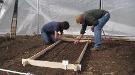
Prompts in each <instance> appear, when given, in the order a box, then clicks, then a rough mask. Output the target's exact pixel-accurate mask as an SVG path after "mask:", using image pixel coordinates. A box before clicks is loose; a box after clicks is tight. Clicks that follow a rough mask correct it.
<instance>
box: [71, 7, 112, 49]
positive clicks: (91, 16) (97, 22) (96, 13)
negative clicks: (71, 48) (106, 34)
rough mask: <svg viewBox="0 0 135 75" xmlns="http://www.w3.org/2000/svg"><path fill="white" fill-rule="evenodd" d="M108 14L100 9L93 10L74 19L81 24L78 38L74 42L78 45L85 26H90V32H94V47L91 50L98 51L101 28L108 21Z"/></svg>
mask: <svg viewBox="0 0 135 75" xmlns="http://www.w3.org/2000/svg"><path fill="white" fill-rule="evenodd" d="M109 18H110V14H109V12H108V11H105V10H101V9H93V10H88V11H86V12H84V13H83V14H81V15H79V16H77V17H76V22H77V23H78V24H82V29H81V31H80V36H78V37H77V39H76V40H75V41H74V43H78V42H79V40H80V39H81V38H82V37H83V35H84V33H85V31H86V28H87V26H91V30H92V32H94V43H95V44H94V47H93V48H92V49H91V50H99V49H100V48H101V32H102V28H103V26H104V25H105V24H106V22H107V21H108V20H109Z"/></svg>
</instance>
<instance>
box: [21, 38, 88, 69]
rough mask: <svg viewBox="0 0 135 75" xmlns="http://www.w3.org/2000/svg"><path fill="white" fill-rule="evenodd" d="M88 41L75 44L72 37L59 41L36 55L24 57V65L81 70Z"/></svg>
mask: <svg viewBox="0 0 135 75" xmlns="http://www.w3.org/2000/svg"><path fill="white" fill-rule="evenodd" d="M63 40H64V39H63ZM88 43H89V42H88V40H85V41H84V40H81V43H79V44H74V43H73V40H71V39H68V40H67V39H66V40H64V41H57V42H56V43H54V44H52V45H50V46H49V47H47V48H46V49H44V50H42V51H41V52H39V53H37V54H36V55H34V56H32V57H30V58H28V59H22V64H23V66H25V65H27V64H30V65H33V66H39V67H49V68H61V69H65V70H68V69H70V70H74V71H77V70H81V64H80V62H81V60H82V58H83V55H84V53H85V50H86V48H87V46H88ZM56 46H57V47H56ZM78 49H79V50H78Z"/></svg>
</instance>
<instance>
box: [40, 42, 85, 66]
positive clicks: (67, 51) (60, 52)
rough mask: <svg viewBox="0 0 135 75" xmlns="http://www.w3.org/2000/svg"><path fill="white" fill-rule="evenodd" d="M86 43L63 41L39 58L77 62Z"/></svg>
mask: <svg viewBox="0 0 135 75" xmlns="http://www.w3.org/2000/svg"><path fill="white" fill-rule="evenodd" d="M85 44H86V43H79V44H74V43H73V42H61V43H60V44H58V45H57V46H56V47H54V48H53V49H52V50H49V51H48V52H47V53H45V54H43V55H42V56H40V57H39V58H38V59H37V60H46V61H54V62H62V60H68V61H69V63H73V64H75V61H76V60H77V58H78V57H79V55H80V54H81V52H82V50H83V48H84V46H85Z"/></svg>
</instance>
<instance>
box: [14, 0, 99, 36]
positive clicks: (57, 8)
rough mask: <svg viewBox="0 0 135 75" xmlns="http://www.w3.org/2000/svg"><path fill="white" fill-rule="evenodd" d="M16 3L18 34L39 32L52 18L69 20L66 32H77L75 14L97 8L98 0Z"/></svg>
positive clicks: (21, 1)
mask: <svg viewBox="0 0 135 75" xmlns="http://www.w3.org/2000/svg"><path fill="white" fill-rule="evenodd" d="M18 5H19V7H18V25H17V27H18V28H17V33H18V34H25V35H26V34H28V35H31V34H33V33H40V30H41V27H42V26H43V25H44V24H45V23H47V22H49V21H52V20H54V21H69V23H70V25H71V27H70V29H69V30H68V31H66V33H69V34H75V33H76V32H77V33H78V34H79V32H80V27H81V26H78V25H77V24H76V23H75V16H76V15H78V14H80V13H82V12H83V11H86V10H89V9H94V8H99V0H68V1H67V0H19V4H18Z"/></svg>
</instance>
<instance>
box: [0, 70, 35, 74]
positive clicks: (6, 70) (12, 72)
mask: <svg viewBox="0 0 135 75" xmlns="http://www.w3.org/2000/svg"><path fill="white" fill-rule="evenodd" d="M0 71H5V72H10V73H15V74H20V75H34V74H30V73H22V72H17V71H11V70H6V69H0Z"/></svg>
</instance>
